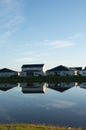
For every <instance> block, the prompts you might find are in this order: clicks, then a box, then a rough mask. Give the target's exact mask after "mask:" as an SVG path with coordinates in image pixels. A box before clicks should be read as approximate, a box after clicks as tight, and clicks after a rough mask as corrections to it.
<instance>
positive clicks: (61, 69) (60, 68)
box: [48, 65, 70, 71]
mask: <svg viewBox="0 0 86 130" xmlns="http://www.w3.org/2000/svg"><path fill="white" fill-rule="evenodd" d="M69 70H70V69H69V68H68V67H66V66H63V65H60V66H57V67H55V68H52V69H50V70H48V71H69Z"/></svg>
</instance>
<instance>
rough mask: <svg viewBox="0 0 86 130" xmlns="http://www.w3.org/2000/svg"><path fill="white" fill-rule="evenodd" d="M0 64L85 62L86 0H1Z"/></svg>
mask: <svg viewBox="0 0 86 130" xmlns="http://www.w3.org/2000/svg"><path fill="white" fill-rule="evenodd" d="M0 61H1V62H0V63H1V64H0V68H4V67H6V68H10V69H15V70H21V66H22V65H23V64H40V63H44V64H45V65H46V68H47V69H49V68H52V67H55V66H58V65H61V64H62V65H65V66H82V67H85V66H86V64H85V63H86V0H0Z"/></svg>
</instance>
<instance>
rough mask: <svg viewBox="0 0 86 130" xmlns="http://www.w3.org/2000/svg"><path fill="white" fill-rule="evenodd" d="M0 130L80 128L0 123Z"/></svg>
mask: <svg viewBox="0 0 86 130" xmlns="http://www.w3.org/2000/svg"><path fill="white" fill-rule="evenodd" d="M0 130H81V128H71V127H68V128H66V127H56V126H45V125H33V124H7V125H0Z"/></svg>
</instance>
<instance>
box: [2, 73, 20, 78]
mask: <svg viewBox="0 0 86 130" xmlns="http://www.w3.org/2000/svg"><path fill="white" fill-rule="evenodd" d="M10 76H18V73H17V72H0V77H10Z"/></svg>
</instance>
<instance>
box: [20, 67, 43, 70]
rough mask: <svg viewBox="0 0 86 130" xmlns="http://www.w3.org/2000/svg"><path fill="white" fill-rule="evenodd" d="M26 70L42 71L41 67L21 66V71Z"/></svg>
mask: <svg viewBox="0 0 86 130" xmlns="http://www.w3.org/2000/svg"><path fill="white" fill-rule="evenodd" d="M27 70H38V71H42V67H30V68H29V67H25V68H22V71H27Z"/></svg>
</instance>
